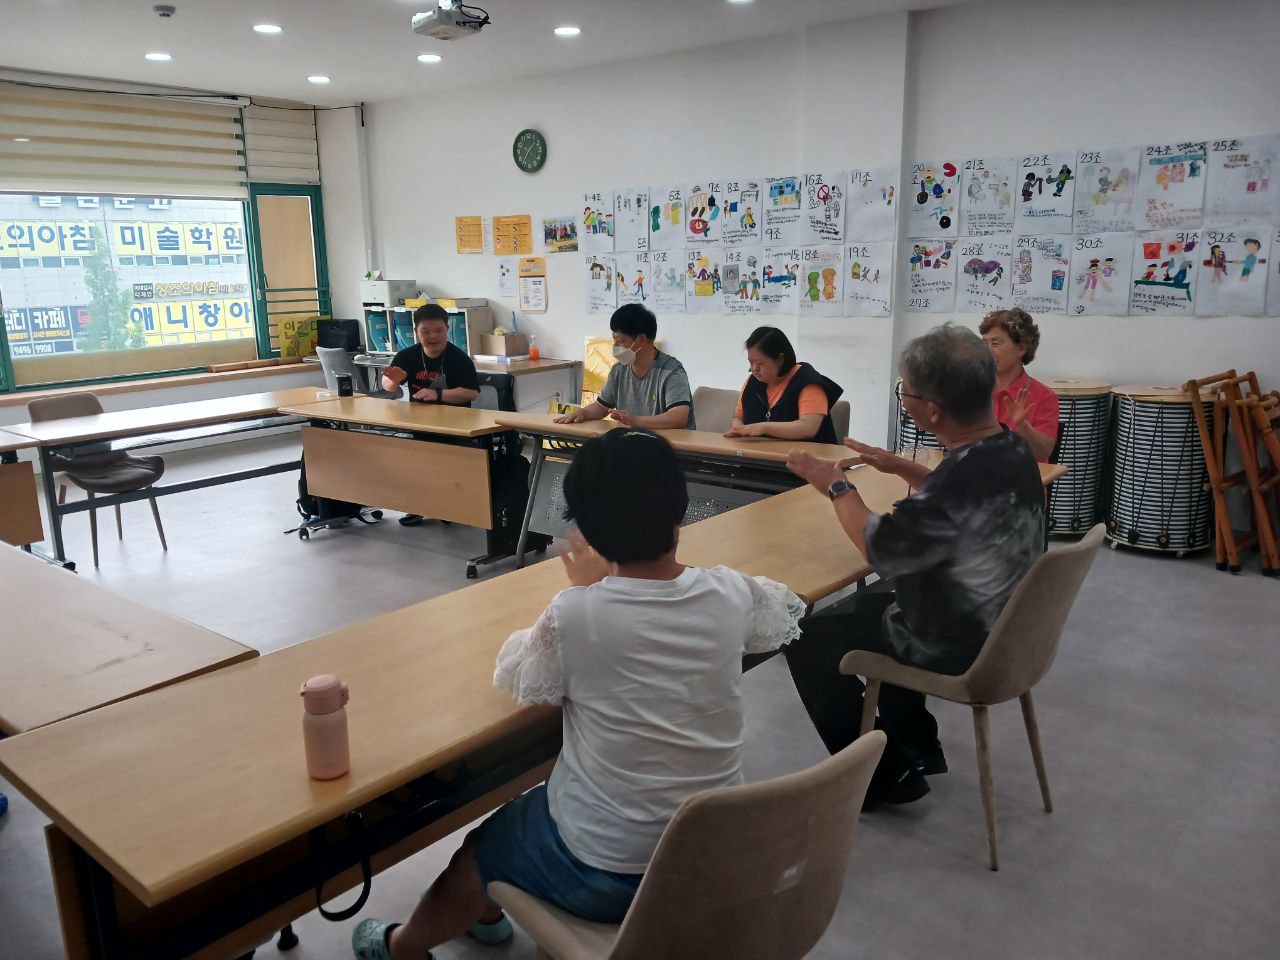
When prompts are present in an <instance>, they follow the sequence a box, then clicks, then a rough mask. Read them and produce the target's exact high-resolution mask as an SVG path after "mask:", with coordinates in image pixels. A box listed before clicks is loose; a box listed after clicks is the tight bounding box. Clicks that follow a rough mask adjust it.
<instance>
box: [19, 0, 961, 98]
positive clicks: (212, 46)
mask: <svg viewBox="0 0 1280 960" xmlns="http://www.w3.org/2000/svg"><path fill="white" fill-rule="evenodd" d="M170 2H171V3H172V4H173V5H174V6H176V7H177V14H176V16H174V17H172V18H171V19H167V20H164V19H161V18H159V17H158V16H157V15H156V14H155V13H153V12H152V9H151V8H152V6H153V5H154V0H0V6H2V7H3V9H2V10H0V66H4V67H12V68H17V69H22V70H39V71H46V72H50V73H62V74H73V75H77V76H83V77H97V78H103V79H112V80H129V81H135V82H147V83H157V84H165V85H172V86H182V87H190V88H196V89H202V90H211V91H217V92H223V93H238V94H247V95H251V96H260V97H280V98H285V99H292V100H302V101H305V102H308V103H317V104H324V105H329V104H340V103H354V102H357V101H360V100H377V99H381V98H386V97H396V96H403V95H406V94H412V93H417V92H422V91H428V90H432V89H442V88H444V87H456V86H461V85H464V84H484V83H492V82H495V81H506V82H516V83H518V81H519V79H520V78H521V77H526V76H529V75H530V74H533V73H545V72H548V71H552V70H559V69H564V68H567V67H575V66H585V65H588V64H595V63H600V62H603V61H606V60H621V59H631V58H635V57H644V56H653V55H655V54H660V53H667V52H671V51H675V50H688V49H693V48H697V47H705V46H711V45H713V44H717V43H726V42H729V41H734V40H745V39H749V38H752V37H764V36H769V35H771V34H777V33H791V32H794V31H796V30H799V29H800V28H802V27H805V26H810V25H813V24H821V23H830V22H834V21H837V20H845V19H850V18H853V17H862V16H870V15H874V14H878V13H889V12H896V11H902V10H914V9H923V8H929V7H939V6H947V5H950V4H953V3H957V2H962V0H754V2H752V3H748V4H741V5H739V4H730V3H728V2H727V0H479V5H480V6H483V7H484V8H485V9H487V10H488V11H489V14H490V16H491V17H492V18H493V23H492V25H490V26H488V27H486V28H485V29H484V32H483V34H482V35H480V36H478V37H471V38H468V39H466V40H463V41H457V42H454V43H442V42H437V41H432V40H430V39H429V38H426V37H419V36H417V35H415V34H414V33H413V32H412V31H411V30H410V29H409V18H410V17H411V16H412V14H413V13H415V12H417V11H419V10H425V9H428V8H429V7H430V6H432V5H434V0H170ZM262 22H271V23H278V24H280V25H281V26H282V27H284V32H283V33H282V34H280V35H278V36H274V37H267V36H261V35H259V34H256V33H254V32H253V31H252V29H251V28H252V26H253V24H255V23H262ZM562 23H572V24H576V25H578V26H580V27H581V28H582V34H581V36H579V37H577V38H576V39H573V40H562V39H560V38H557V37H555V36H554V35H553V34H552V28H553V27H555V26H556V25H558V24H562ZM157 50H158V51H163V52H166V53H169V54H172V56H173V59H172V61H170V62H169V63H159V64H157V63H149V62H147V61H146V60H144V59H143V54H145V53H147V52H148V51H157ZM420 53H438V54H440V55H441V56H443V57H444V61H443V62H442V63H439V64H434V65H429V66H428V65H424V64H420V63H418V62H417V60H416V59H415V58H416V57H417V55H418V54H420ZM310 74H325V75H327V76H329V77H331V78H332V83H330V84H329V85H328V86H324V87H320V86H316V85H313V84H310V83H308V82H307V80H306V78H307V76H308V75H310ZM516 90H518V87H513V92H514V91H516Z"/></svg>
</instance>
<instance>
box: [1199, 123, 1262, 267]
mask: <svg viewBox="0 0 1280 960" xmlns="http://www.w3.org/2000/svg"><path fill="white" fill-rule="evenodd" d="M1207 166H1208V168H1209V169H1208V174H1207V176H1206V180H1205V188H1204V222H1205V225H1206V227H1207V226H1208V225H1209V224H1214V225H1215V226H1244V225H1246V224H1247V225H1251V226H1256V225H1258V224H1272V223H1275V222H1276V220H1277V215H1278V213H1280V200H1278V199H1277V197H1280V184H1277V183H1276V182H1275V176H1276V175H1277V174H1280V134H1274V133H1273V134H1264V135H1263V136H1258V137H1234V138H1230V139H1226V140H1210V141H1209V157H1208V162H1207ZM1206 242H1207V241H1206Z"/></svg>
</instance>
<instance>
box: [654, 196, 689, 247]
mask: <svg viewBox="0 0 1280 960" xmlns="http://www.w3.org/2000/svg"><path fill="white" fill-rule="evenodd" d="M684 191H685V187H684V184H682V183H667V184H661V185H659V186H656V187H650V188H649V249H650V250H683V249H684V196H685V194H684Z"/></svg>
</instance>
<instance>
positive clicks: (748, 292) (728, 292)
mask: <svg viewBox="0 0 1280 960" xmlns="http://www.w3.org/2000/svg"><path fill="white" fill-rule="evenodd" d="M762 258H763V251H762V250H761V249H760V248H759V247H732V248H730V249H727V250H725V251H724V254H723V260H724V262H723V264H722V266H721V270H722V271H723V277H722V278H721V282H722V286H723V288H724V312H725V313H728V314H733V315H735V316H741V315H744V314H752V313H759V312H760V308H761V301H760V289H761V286H762V281H761V279H760V268H761V266H762Z"/></svg>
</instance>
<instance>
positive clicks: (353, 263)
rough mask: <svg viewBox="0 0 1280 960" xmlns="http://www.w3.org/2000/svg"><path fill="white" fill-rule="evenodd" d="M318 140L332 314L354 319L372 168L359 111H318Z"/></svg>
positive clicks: (366, 253)
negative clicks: (368, 159)
mask: <svg viewBox="0 0 1280 960" xmlns="http://www.w3.org/2000/svg"><path fill="white" fill-rule="evenodd" d="M316 140H317V142H318V144H319V149H320V192H321V195H322V197H323V200H324V242H325V247H326V249H327V250H328V254H329V289H330V293H331V295H332V297H333V315H334V316H335V317H345V318H348V319H350V318H352V317H358V316H360V278H361V277H363V276H364V274H365V271H366V270H367V269H368V261H369V258H370V252H369V249H368V248H369V216H370V207H369V196H368V190H367V182H368V181H367V177H368V168H367V165H366V163H365V156H364V150H365V138H364V128H363V127H361V126H360V111H359V110H320V111H318V112H317V113H316Z"/></svg>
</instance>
